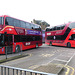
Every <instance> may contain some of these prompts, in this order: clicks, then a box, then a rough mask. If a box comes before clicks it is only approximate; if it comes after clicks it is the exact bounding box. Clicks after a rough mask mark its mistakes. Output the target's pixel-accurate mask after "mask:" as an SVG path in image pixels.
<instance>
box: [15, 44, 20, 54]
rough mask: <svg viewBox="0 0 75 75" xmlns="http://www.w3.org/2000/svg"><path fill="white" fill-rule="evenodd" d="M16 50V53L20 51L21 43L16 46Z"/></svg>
mask: <svg viewBox="0 0 75 75" xmlns="http://www.w3.org/2000/svg"><path fill="white" fill-rule="evenodd" d="M15 52H16V53H18V52H20V46H19V45H17V46H16V48H15Z"/></svg>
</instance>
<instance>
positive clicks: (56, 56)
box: [1, 44, 75, 75]
mask: <svg viewBox="0 0 75 75" xmlns="http://www.w3.org/2000/svg"><path fill="white" fill-rule="evenodd" d="M23 53H25V54H30V56H27V57H24V58H20V59H17V60H13V61H9V62H6V63H3V65H8V66H13V67H19V68H24V69H36V68H38V67H39V66H41V65H47V64H54V65H58V66H60V65H61V66H63V69H62V71H61V72H60V73H59V75H75V73H74V71H75V48H66V47H58V46H48V45H45V44H43V46H41V47H39V48H37V49H31V50H27V51H24V52H23ZM1 57H4V55H1Z"/></svg>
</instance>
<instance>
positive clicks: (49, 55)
mask: <svg viewBox="0 0 75 75" xmlns="http://www.w3.org/2000/svg"><path fill="white" fill-rule="evenodd" d="M53 55H54V54H42V55H41V56H42V57H51V56H53Z"/></svg>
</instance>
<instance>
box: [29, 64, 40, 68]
mask: <svg viewBox="0 0 75 75" xmlns="http://www.w3.org/2000/svg"><path fill="white" fill-rule="evenodd" d="M37 67H39V65H33V66H30V67H29V69H35V68H37Z"/></svg>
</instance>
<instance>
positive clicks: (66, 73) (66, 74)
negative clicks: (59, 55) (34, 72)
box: [44, 63, 74, 75]
mask: <svg viewBox="0 0 75 75" xmlns="http://www.w3.org/2000/svg"><path fill="white" fill-rule="evenodd" d="M47 64H52V65H59V66H62V67H65V68H66V69H67V71H66V72H65V75H68V74H69V72H70V70H72V73H71V74H70V75H74V68H73V67H71V66H68V65H66V66H65V65H63V64H55V63H46V64H44V65H47Z"/></svg>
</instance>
